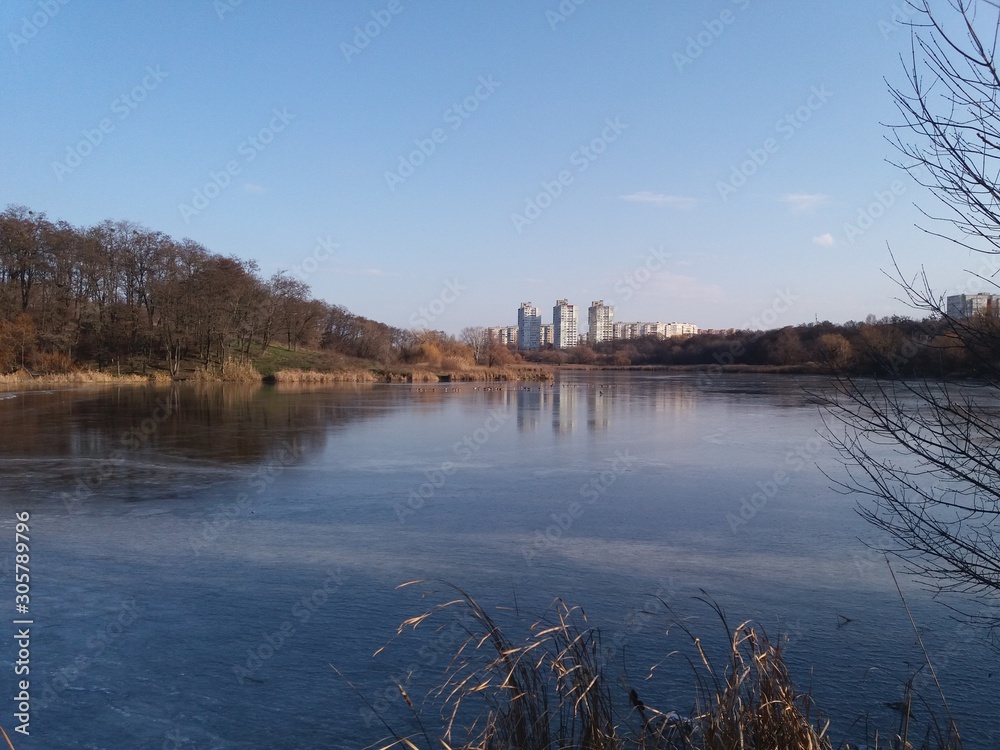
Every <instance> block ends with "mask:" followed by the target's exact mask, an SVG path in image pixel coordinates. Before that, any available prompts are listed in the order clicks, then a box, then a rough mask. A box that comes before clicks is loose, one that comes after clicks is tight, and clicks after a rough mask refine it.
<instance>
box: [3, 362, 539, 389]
mask: <svg viewBox="0 0 1000 750" xmlns="http://www.w3.org/2000/svg"><path fill="white" fill-rule="evenodd" d="M554 373H555V370H554V368H551V367H545V366H524V367H521V366H509V367H477V368H470V369H466V370H425V369H421V368H413V369H401V368H399V369H377V368H361V367H358V368H344V369H338V370H326V371H324V370H300V369H295V368H290V369H284V370H278V371H277V372H275V373H273V374H270V375H263V374H261V373H260V372H258V371H257V370H255V369H254V368H253V367H250V366H242V367H239V368H226V367H223V368H222V370H221V371H220V372H213V371H210V370H205V369H203V368H199V369H196V370H194V371H193V372H190V373H185V374H184V375H183V376H181V377H176V378H172V377H170V376H169V375H168V374H167V373H165V372H162V371H156V372H154V373H152V374H148V375H142V374H138V373H123V374H118V373H112V372H107V371H99V370H79V371H76V372H68V373H51V374H37V373H29V372H27V371H24V370H21V371H18V372H15V373H10V374H7V375H0V391H12V390H32V389H39V388H57V387H66V386H88V385H148V384H150V383H153V384H159V385H163V384H168V383H173V382H198V383H233V382H237V383H261V382H263V383H448V382H452V383H459V382H464V383H471V382H514V381H531V382H549V381H551V380H553V379H554V378H555V374H554Z"/></svg>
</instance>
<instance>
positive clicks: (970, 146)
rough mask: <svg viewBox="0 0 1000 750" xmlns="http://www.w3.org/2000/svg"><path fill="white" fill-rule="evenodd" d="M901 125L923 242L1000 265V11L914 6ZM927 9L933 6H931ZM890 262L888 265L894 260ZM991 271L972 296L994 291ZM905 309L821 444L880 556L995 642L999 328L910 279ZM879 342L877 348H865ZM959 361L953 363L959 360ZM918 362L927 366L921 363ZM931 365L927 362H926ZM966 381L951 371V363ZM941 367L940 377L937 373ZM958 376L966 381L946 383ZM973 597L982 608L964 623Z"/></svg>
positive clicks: (838, 399)
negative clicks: (918, 374) (828, 448)
mask: <svg viewBox="0 0 1000 750" xmlns="http://www.w3.org/2000/svg"><path fill="white" fill-rule="evenodd" d="M909 5H910V8H911V11H912V19H913V20H912V54H911V56H910V58H909V60H908V61H907V63H906V71H907V82H906V85H905V88H898V87H895V88H891V89H890V90H891V93H892V96H893V98H894V100H895V102H896V104H897V106H898V108H899V111H900V113H901V114H902V117H903V121H902V123H900V124H898V125H895V126H893V131H892V132H893V136H892V138H891V140H892V142H893V143H894V145H895V146H896V148H897V149H898V151H899V153H900V155H901V157H902V158H901V159H900V161H899V163H898V166H900V167H901V168H903V169H905V170H907V171H908V172H909V173H910V174H911V175H912V176H913V177H914V179H915V180H916V181H917V182H918V183H920V184H921V185H923V186H924V187H926V188H928V189H929V190H930V192H931V193H932V194H933V195H934V196H935V197H936V198H937V199H939V201H940V204H941V205H942V206H943V207H944V208H945V212H944V213H943V214H940V215H938V214H933V213H930V212H928V211H927V210H925V209H924V210H923V212H924V215H925V216H926V217H927V218H928V219H930V220H931V223H930V225H929V226H928V227H924V231H926V232H927V233H928V234H930V235H932V236H935V237H939V238H942V239H944V240H947V241H949V242H952V243H956V244H957V245H959V246H960V247H963V248H967V249H970V250H973V251H975V252H978V253H983V254H985V256H986V257H990V256H995V255H997V254H1000V75H998V72H997V69H996V67H995V66H994V56H995V52H996V48H997V42H998V35H1000V10H998V6H997V5H996V4H995V3H993V2H988V1H987V0H940V2H935V3H932V1H931V0H913V1H912V2H910V3H909ZM932 6H933V7H932ZM894 262H895V261H894ZM990 266H991V264H987V265H986V266H984V268H983V269H980V270H978V271H972V272H970V277H969V278H970V286H971V285H972V282H975V283H976V284H979V283H985V284H986V285H987V287H989V286H990V285H992V286H993V287H994V288H995V285H993V284H992V281H991V278H990V277H991V276H992V275H993V274H992V273H991V272H990V271H989V270H988V269H989V268H990ZM895 272H896V278H897V282H898V283H899V285H900V287H901V289H902V290H903V293H904V296H905V298H906V300H907V301H908V302H909V303H910V305H911V306H912V307H914V308H916V309H919V310H922V311H923V312H924V313H925V314H926V316H927V317H926V318H925V323H924V324H923V325H920V326H918V327H917V328H916V330H915V331H914V333H913V334H912V335H911V336H910V337H908V338H906V339H905V340H902V341H897V342H892V345H891V346H887V345H886V344H887V343H888V342H881V341H879V342H871V343H873V348H875V349H877V350H878V352H877V354H878V357H877V359H878V360H879V361H881V362H882V363H883V367H882V376H881V377H880V378H875V379H869V380H855V379H851V378H843V377H842V378H840V379H838V380H837V381H836V384H835V388H834V393H833V395H831V396H828V397H827V400H826V409H827V414H828V415H829V417H830V418H831V422H830V424H829V426H830V427H831V430H830V440H831V442H832V443H833V445H834V446H835V447H836V448H837V449H838V450H839V451H840V454H841V457H842V459H843V462H844V465H845V466H846V467H847V472H846V475H847V478H846V479H841V480H839V484H840V486H841V487H842V488H843V489H844V490H845V491H849V492H852V493H860V495H861V496H862V498H863V499H862V501H861V507H860V512H861V514H862V516H864V517H865V518H866V519H867V520H868V521H870V522H871V523H872V524H874V525H875V527H877V528H878V529H880V530H882V531H883V532H884V536H883V540H882V541H881V542H880V543H878V546H879V547H880V548H881V549H882V550H883V551H885V552H887V553H889V554H892V555H895V556H896V557H897V558H899V559H902V560H903V561H905V564H906V565H907V567H908V569H909V570H910V571H911V572H912V573H914V574H916V575H917V576H918V577H920V578H921V579H922V580H923V581H924V582H925V583H927V584H928V585H930V586H931V587H932V588H934V589H936V590H938V591H940V592H954V593H959V594H961V595H963V600H962V601H963V602H964V604H958V605H954V606H958V607H959V608H960V609H962V610H963V611H965V612H966V613H967V614H969V615H970V616H972V617H973V618H975V619H981V620H982V621H984V622H985V623H986V624H988V625H989V626H990V627H991V628H992V629H993V630H992V633H993V635H994V636H996V635H998V633H1000V631H998V630H996V628H997V627H998V625H1000V326H998V325H997V319H996V318H995V317H994V316H993V315H991V314H986V315H976V316H966V315H965V314H961V315H950V314H949V311H948V310H947V309H946V308H945V305H944V304H943V302H942V300H941V299H940V298H939V297H937V296H936V295H935V294H934V292H933V289H932V285H931V283H930V282H929V281H928V279H927V278H926V277H925V276H923V275H920V276H918V277H916V278H908V277H907V276H906V275H904V274H903V273H902V272H901V271H900V269H899V267H898V265H897V266H896V269H895ZM875 343H877V346H874V344H875ZM929 352H930V353H932V354H933V353H935V352H937V353H939V354H940V355H941V356H940V362H941V363H942V365H941V370H940V372H938V373H935V375H936V377H934V378H926V379H923V380H920V381H913V380H910V381H904V380H899V379H896V378H894V377H893V376H894V375H895V374H896V373H898V372H899V371H900V363H901V362H905V361H906V360H907V359H912V358H913V357H914V356H916V354H917V353H920V354H921V356H924V355H926V354H928V353H929ZM956 352H960V355H961V356H960V357H959V356H956V354H955V353H956ZM925 359H927V358H926V357H925ZM929 361H933V359H929ZM957 362H960V363H961V372H960V373H955V372H954V370H955V368H956V363H957ZM945 363H947V365H946V364H945ZM954 374H961V375H962V376H963V378H962V379H949V376H951V375H954ZM970 597H971V600H972V601H973V602H976V603H978V604H979V605H982V606H983V607H985V609H983V608H976V609H975V610H974V611H969V606H968V605H969V603H970Z"/></svg>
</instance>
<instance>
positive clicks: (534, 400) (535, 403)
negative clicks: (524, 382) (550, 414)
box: [517, 386, 552, 432]
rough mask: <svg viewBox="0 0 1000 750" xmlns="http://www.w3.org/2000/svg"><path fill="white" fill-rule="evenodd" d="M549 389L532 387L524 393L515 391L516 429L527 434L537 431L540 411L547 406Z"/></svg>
mask: <svg viewBox="0 0 1000 750" xmlns="http://www.w3.org/2000/svg"><path fill="white" fill-rule="evenodd" d="M551 395H552V391H551V389H549V388H547V387H545V386H542V387H538V386H533V387H532V388H530V389H529V390H526V391H517V429H518V431H519V432H529V431H531V430H536V429H538V421H539V418H540V417H541V414H542V410H543V409H545V408H546V407H547V405H548V404H549V399H550V397H551Z"/></svg>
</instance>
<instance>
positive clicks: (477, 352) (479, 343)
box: [460, 326, 490, 365]
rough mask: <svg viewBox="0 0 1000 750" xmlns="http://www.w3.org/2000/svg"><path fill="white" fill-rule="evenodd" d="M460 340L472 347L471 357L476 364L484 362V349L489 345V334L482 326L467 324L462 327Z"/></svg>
mask: <svg viewBox="0 0 1000 750" xmlns="http://www.w3.org/2000/svg"><path fill="white" fill-rule="evenodd" d="M460 338H461V340H462V341H463V342H464V343H466V344H468V345H469V347H470V348H471V349H472V358H473V359H474V360H475V362H476V364H477V365H482V364H485V363H486V349H487V346H488V345H489V343H490V341H489V336H488V335H487V333H486V329H485V328H483V327H482V326H468V327H466V328H463V329H462V332H461V334H460Z"/></svg>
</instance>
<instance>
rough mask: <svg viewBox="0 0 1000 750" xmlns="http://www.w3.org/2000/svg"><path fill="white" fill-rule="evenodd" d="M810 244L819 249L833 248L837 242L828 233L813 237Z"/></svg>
mask: <svg viewBox="0 0 1000 750" xmlns="http://www.w3.org/2000/svg"><path fill="white" fill-rule="evenodd" d="M812 242H813V244H814V245H819V246H820V247H833V246H834V245H836V244H837V240H836V239H835V238H834V236H833V235H832V234H830V233H829V232H827V233H826V234H820V235H817V236H816V237H813V239H812Z"/></svg>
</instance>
